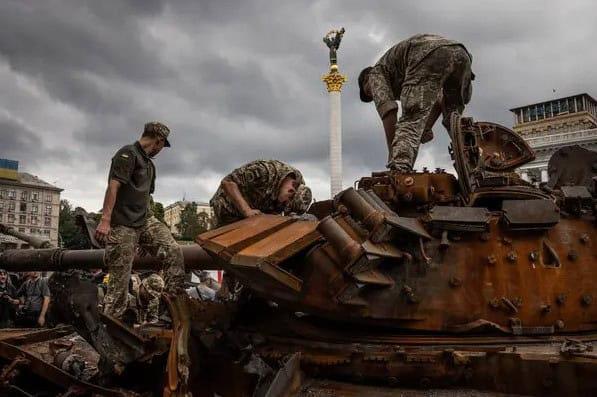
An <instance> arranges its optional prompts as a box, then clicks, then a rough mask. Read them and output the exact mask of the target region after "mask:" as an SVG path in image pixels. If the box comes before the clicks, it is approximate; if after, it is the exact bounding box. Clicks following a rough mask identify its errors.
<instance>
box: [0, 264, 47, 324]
mask: <svg viewBox="0 0 597 397" xmlns="http://www.w3.org/2000/svg"><path fill="white" fill-rule="evenodd" d="M50 299H51V298H50V288H49V287H48V279H47V278H46V277H42V275H41V273H39V272H27V273H22V274H15V275H12V274H9V273H8V272H7V271H6V270H4V269H0V328H11V327H19V328H30V327H43V326H44V325H46V320H47V319H46V315H47V313H48V308H49V306H50Z"/></svg>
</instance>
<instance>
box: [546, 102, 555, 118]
mask: <svg viewBox="0 0 597 397" xmlns="http://www.w3.org/2000/svg"><path fill="white" fill-rule="evenodd" d="M549 117H553V115H552V113H551V102H547V103H546V104H545V118H549Z"/></svg>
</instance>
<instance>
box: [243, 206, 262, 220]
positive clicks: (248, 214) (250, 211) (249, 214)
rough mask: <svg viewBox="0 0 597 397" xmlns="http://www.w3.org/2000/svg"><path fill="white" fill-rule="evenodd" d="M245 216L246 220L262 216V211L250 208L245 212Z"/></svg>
mask: <svg viewBox="0 0 597 397" xmlns="http://www.w3.org/2000/svg"><path fill="white" fill-rule="evenodd" d="M243 215H244V216H245V218H250V217H252V216H256V215H261V211H259V210H256V209H254V208H249V209H248V210H246V211H244V213H243Z"/></svg>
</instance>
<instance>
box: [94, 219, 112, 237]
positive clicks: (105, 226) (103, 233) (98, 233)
mask: <svg viewBox="0 0 597 397" xmlns="http://www.w3.org/2000/svg"><path fill="white" fill-rule="evenodd" d="M109 234H110V222H109V221H107V220H103V219H102V220H101V222H100V224H99V225H98V227H97V229H95V238H96V239H97V241H99V242H100V243H105V242H106V240H107V239H108V235H109Z"/></svg>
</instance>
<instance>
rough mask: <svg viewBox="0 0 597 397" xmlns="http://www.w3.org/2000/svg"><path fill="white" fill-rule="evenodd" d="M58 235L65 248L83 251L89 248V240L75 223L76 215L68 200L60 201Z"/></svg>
mask: <svg viewBox="0 0 597 397" xmlns="http://www.w3.org/2000/svg"><path fill="white" fill-rule="evenodd" d="M58 234H59V236H60V242H61V243H62V247H63V248H69V249H82V248H88V246H89V243H88V241H87V238H86V237H85V236H84V235H83V234H82V233H81V230H80V229H79V227H78V226H77V224H76V222H75V213H74V210H73V207H72V205H71V204H70V203H69V202H68V200H60V218H59V222H58Z"/></svg>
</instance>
